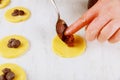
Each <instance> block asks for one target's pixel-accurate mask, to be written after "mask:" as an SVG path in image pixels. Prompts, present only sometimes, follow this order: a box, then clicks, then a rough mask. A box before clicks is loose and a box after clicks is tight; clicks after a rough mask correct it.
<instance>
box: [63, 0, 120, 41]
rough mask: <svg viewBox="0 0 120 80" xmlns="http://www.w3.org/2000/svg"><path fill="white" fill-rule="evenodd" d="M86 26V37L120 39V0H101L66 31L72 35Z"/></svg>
mask: <svg viewBox="0 0 120 80" xmlns="http://www.w3.org/2000/svg"><path fill="white" fill-rule="evenodd" d="M85 25H87V27H86V39H87V40H89V41H93V40H95V39H96V38H97V39H98V41H100V42H104V41H107V40H108V41H109V42H111V43H115V42H119V41H120V0H99V1H98V2H97V3H96V4H95V5H94V6H93V7H92V8H90V9H89V10H88V11H87V12H86V13H85V14H83V16H82V17H81V18H79V19H78V20H77V21H76V22H75V23H73V24H72V25H71V26H70V27H69V28H68V29H67V30H66V32H65V35H71V34H74V33H75V32H77V31H78V30H80V29H81V28H82V27H84V26H85Z"/></svg>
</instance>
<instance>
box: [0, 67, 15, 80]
mask: <svg viewBox="0 0 120 80" xmlns="http://www.w3.org/2000/svg"><path fill="white" fill-rule="evenodd" d="M2 72H3V74H2V75H0V80H13V79H14V78H15V73H14V72H12V71H11V69H9V68H4V69H3V70H2Z"/></svg>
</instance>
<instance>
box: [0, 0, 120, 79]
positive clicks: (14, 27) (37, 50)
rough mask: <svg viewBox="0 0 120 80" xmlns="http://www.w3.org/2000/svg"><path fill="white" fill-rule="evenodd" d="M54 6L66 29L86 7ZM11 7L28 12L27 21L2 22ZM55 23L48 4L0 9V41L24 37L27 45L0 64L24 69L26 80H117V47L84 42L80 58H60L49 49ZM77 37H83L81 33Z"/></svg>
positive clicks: (35, 0) (29, 2) (62, 2)
mask: <svg viewBox="0 0 120 80" xmlns="http://www.w3.org/2000/svg"><path fill="white" fill-rule="evenodd" d="M56 3H57V5H58V6H59V10H60V11H61V15H62V17H63V19H65V21H66V22H67V23H68V24H69V25H70V24H71V23H72V22H74V21H75V20H77V19H78V18H79V17H80V16H81V15H82V14H83V13H84V12H85V11H86V6H87V0H56ZM14 6H24V7H26V8H28V9H29V10H30V11H31V14H32V15H31V18H30V19H29V20H27V21H25V22H21V23H10V22H8V21H6V20H5V19H4V16H3V15H4V13H5V11H6V10H7V9H9V8H12V7H14ZM56 19H57V15H56V13H55V10H54V8H53V6H52V5H51V3H50V0H12V1H11V4H10V5H9V6H8V7H6V8H4V9H0V38H3V37H5V36H7V35H11V34H19V35H23V36H25V37H26V38H27V39H28V40H29V42H30V45H31V46H30V49H29V51H28V52H27V53H26V54H25V55H23V56H21V57H19V58H16V59H5V58H2V57H0V64H3V63H6V62H9V63H16V64H19V65H20V66H21V67H23V68H24V69H25V71H26V73H27V76H28V80H120V43H117V44H109V43H107V42H106V43H104V44H100V43H98V42H97V41H94V42H87V48H86V51H85V53H83V55H82V56H79V57H76V58H71V59H65V58H61V57H59V56H57V55H55V54H54V52H53V51H52V49H51V42H52V39H53V37H54V36H55V35H56V32H55V23H56ZM77 34H79V35H81V36H83V37H84V34H85V32H84V29H82V30H81V31H79V32H78V33H77Z"/></svg>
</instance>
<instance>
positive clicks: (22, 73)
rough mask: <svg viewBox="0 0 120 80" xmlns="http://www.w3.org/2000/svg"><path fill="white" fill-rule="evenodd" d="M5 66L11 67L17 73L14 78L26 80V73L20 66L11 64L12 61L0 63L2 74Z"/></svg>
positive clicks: (0, 72)
mask: <svg viewBox="0 0 120 80" xmlns="http://www.w3.org/2000/svg"><path fill="white" fill-rule="evenodd" d="M4 68H9V69H11V71H12V72H14V73H15V78H14V80H26V73H25V71H24V70H23V69H22V68H21V67H20V66H18V65H16V64H10V63H6V64H1V65H0V75H2V74H3V72H2V70H3V69H4Z"/></svg>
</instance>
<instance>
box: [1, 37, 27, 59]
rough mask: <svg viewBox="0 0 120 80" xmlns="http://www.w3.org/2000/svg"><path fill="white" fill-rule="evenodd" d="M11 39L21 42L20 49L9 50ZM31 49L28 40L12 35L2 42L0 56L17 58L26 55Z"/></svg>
mask: <svg viewBox="0 0 120 80" xmlns="http://www.w3.org/2000/svg"><path fill="white" fill-rule="evenodd" d="M11 38H15V39H18V40H20V42H21V45H20V46H19V47H18V48H8V46H7V44H8V41H9V40H10V39H11ZM28 48H29V42H28V40H27V39H26V38H25V37H23V36H19V35H11V36H7V37H5V38H3V39H2V40H0V55H1V56H2V57H5V58H16V57H19V56H21V55H22V54H24V53H25V52H26V51H27V50H28Z"/></svg>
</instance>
